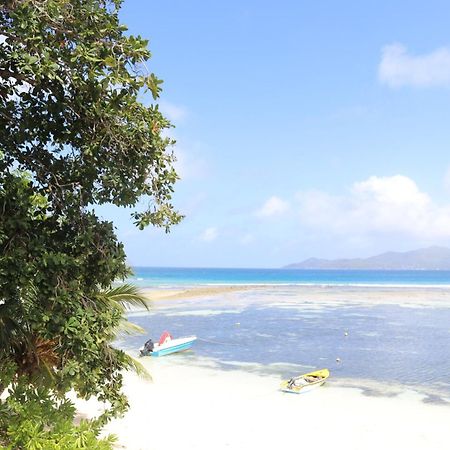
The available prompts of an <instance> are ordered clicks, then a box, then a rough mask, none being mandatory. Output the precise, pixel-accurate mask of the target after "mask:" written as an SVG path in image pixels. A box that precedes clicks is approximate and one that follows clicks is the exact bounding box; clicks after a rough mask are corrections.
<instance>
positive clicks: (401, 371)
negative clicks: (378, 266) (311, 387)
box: [120, 272, 450, 405]
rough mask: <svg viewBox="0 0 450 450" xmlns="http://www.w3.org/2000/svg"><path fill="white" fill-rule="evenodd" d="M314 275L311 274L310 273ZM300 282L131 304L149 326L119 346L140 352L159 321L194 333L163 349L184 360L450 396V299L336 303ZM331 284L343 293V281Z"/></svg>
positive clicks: (433, 280)
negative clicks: (177, 346) (175, 350)
mask: <svg viewBox="0 0 450 450" xmlns="http://www.w3.org/2000/svg"><path fill="white" fill-rule="evenodd" d="M416 274H417V275H419V277H420V282H421V283H420V284H425V282H426V283H427V284H438V283H437V279H439V280H440V281H441V282H443V280H444V278H443V274H442V273H440V277H437V276H436V275H437V274H435V273H428V274H426V273H423V272H420V273H416ZM412 275H413V274H412V273H408V275H406V274H404V276H398V277H397V278H396V277H394V275H393V274H390V275H382V274H374V273H370V274H369V273H364V276H363V277H362V279H358V278H357V277H356V276H355V274H354V273H353V274H347V275H346V276H344V275H343V274H341V275H340V276H339V277H336V276H335V279H338V280H339V282H342V279H343V278H345V280H346V282H347V283H357V282H360V283H368V281H371V282H375V281H376V283H377V284H378V283H381V281H384V282H388V283H389V284H398V283H402V284H403V283H405V278H406V279H407V280H408V283H407V284H414V283H415V282H417V281H416V280H414V279H413V278H412ZM196 276H197V277H198V274H197V275H196ZM272 276H273V277H274V275H273V274H272ZM291 276H293V275H292V274H291ZM369 276H370V280H369V278H368V277H369ZM303 277H304V278H303V280H306V279H307V277H306V275H303ZM312 278H313V276H312V274H311V275H310V276H309V278H308V280H309V281H311V279H312ZM161 279H162V277H161V278H160V280H161ZM186 279H187V278H186V277H185V278H183V281H184V282H186ZM196 279H197V280H198V279H199V277H198V278H196ZM204 279H205V278H203V280H204ZM208 279H209V281H211V279H212V278H211V276H209V277H208ZM214 279H217V278H214ZM241 279H244V277H241ZM266 279H267V278H266ZM273 279H274V278H273ZM166 280H167V279H166ZM248 280H249V278H245V282H248ZM323 280H327V282H330V280H331V274H330V273H328V274H327V275H326V276H325V275H322V276H321V281H322V282H323ZM219 281H223V280H218V281H217V282H219ZM171 284H175V285H176V284H178V283H177V281H176V280H172V283H171ZM367 289H368V290H370V289H371V288H370V287H367ZM300 290H301V288H299V287H297V286H291V285H289V286H286V285H275V286H269V287H266V288H259V289H258V288H255V289H252V290H247V291H236V292H231V293H230V292H228V293H224V294H221V295H216V296H211V297H209V298H208V297H199V298H197V299H189V300H184V301H180V300H175V301H172V300H170V301H161V302H158V304H157V305H155V307H154V308H153V309H151V310H150V311H147V312H133V313H130V320H131V321H132V322H134V323H137V324H138V325H140V326H141V327H143V328H144V329H145V331H146V333H145V335H144V336H129V337H127V338H125V339H123V340H122V341H121V342H120V346H121V347H122V348H124V349H126V350H128V351H131V352H137V349H138V348H139V347H140V346H141V345H142V344H143V343H144V342H145V341H146V340H147V339H148V338H149V337H151V338H152V339H153V340H157V339H158V337H159V336H160V334H161V333H162V332H163V331H164V330H169V331H170V332H171V333H172V334H173V336H174V337H177V336H186V335H191V334H195V335H197V336H198V341H197V342H196V343H195V345H194V347H193V349H192V350H191V351H188V352H184V353H180V354H175V355H170V356H167V357H166V358H178V360H179V363H180V364H197V365H201V364H206V365H211V364H213V365H214V366H218V367H220V368H221V369H224V370H232V369H240V370H247V371H252V372H257V373H261V374H276V375H279V377H280V380H281V379H285V378H289V377H291V376H293V375H295V374H299V373H305V372H308V371H310V370H311V369H318V368H323V367H327V368H329V369H330V370H331V373H332V377H331V379H330V383H333V384H336V385H342V386H357V387H361V388H363V389H364V392H365V393H366V394H367V395H394V394H393V392H392V391H391V390H390V387H393V388H395V387H401V388H402V389H403V388H405V387H406V388H411V389H413V390H417V391H419V392H421V393H422V394H423V395H424V401H429V402H438V403H439V402H440V403H443V404H444V403H445V404H448V405H450V306H449V307H445V306H437V305H436V304H434V305H433V304H430V305H427V304H426V298H425V297H426V295H427V291H426V290H423V295H424V296H425V297H424V300H425V302H424V303H423V304H403V305H402V304H398V305H395V304H376V301H373V302H371V303H367V302H366V303H365V302H364V301H362V302H359V301H355V300H354V299H353V300H351V301H348V302H347V301H345V298H343V299H342V301H341V302H338V303H333V302H332V301H331V302H330V301H325V300H308V299H305V298H304V294H303V296H301V295H299V292H300ZM332 290H333V291H334V290H336V292H338V293H339V292H341V293H342V292H344V293H345V289H344V288H341V287H339V286H336V287H335V288H333V289H332ZM303 292H304V291H303ZM339 295H341V294H339ZM344 295H345V294H344ZM380 295H388V294H383V293H382V292H381V293H380ZM380 303H381V302H380ZM155 360H157V359H156V358H155Z"/></svg>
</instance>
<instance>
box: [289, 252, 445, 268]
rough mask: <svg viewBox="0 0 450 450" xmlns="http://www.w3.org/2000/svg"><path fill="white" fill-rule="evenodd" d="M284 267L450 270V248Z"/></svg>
mask: <svg viewBox="0 0 450 450" xmlns="http://www.w3.org/2000/svg"><path fill="white" fill-rule="evenodd" d="M283 269H349V270H351V269H365V270H450V249H449V248H446V247H436V246H434V247H428V248H422V249H419V250H412V251H409V252H386V253H382V254H381V255H376V256H371V257H370V258H352V259H320V258H309V259H306V260H304V261H302V262H299V263H294V264H289V265H287V266H284V267H283Z"/></svg>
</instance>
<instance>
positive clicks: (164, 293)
mask: <svg viewBox="0 0 450 450" xmlns="http://www.w3.org/2000/svg"><path fill="white" fill-rule="evenodd" d="M141 292H142V294H143V295H144V296H145V297H147V298H148V300H149V301H151V302H165V301H176V300H191V301H195V300H197V301H204V300H205V299H207V298H208V297H212V298H214V300H217V299H218V298H219V297H223V300H226V299H228V298H229V297H233V294H238V293H242V292H243V293H250V294H253V293H258V292H260V293H264V296H265V297H267V296H270V295H272V296H274V297H277V296H278V295H279V294H290V295H289V296H288V298H284V297H285V296H283V298H277V301H280V302H292V301H295V302H299V303H302V302H309V301H313V302H326V303H344V304H345V303H361V304H399V305H410V306H444V307H446V306H450V286H439V287H437V286H425V285H418V286H414V287H411V286H381V285H377V286H365V285H364V286H348V285H270V284H265V285H262V284H258V285H248V284H246V285H197V286H180V287H173V288H164V289H162V288H161V289H157V288H141ZM244 295H245V294H244ZM272 300H274V299H272ZM263 301H267V299H264V300H261V302H263Z"/></svg>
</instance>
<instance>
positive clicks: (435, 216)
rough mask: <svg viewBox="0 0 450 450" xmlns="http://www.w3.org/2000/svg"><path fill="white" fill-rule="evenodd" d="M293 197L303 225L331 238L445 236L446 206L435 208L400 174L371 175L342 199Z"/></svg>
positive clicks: (449, 225)
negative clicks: (295, 199)
mask: <svg viewBox="0 0 450 450" xmlns="http://www.w3.org/2000/svg"><path fill="white" fill-rule="evenodd" d="M297 199H298V202H299V204H300V213H301V214H300V217H301V222H302V223H303V224H304V225H306V226H307V227H311V228H312V229H315V230H318V229H320V230H322V231H326V232H327V233H332V234H334V235H339V236H345V237H348V236H353V237H358V236H368V235H381V234H384V235H387V234H391V235H402V236H408V237H414V238H421V239H448V238H450V204H448V205H438V204H436V203H435V202H433V201H432V199H431V198H430V197H429V195H428V194H426V193H424V192H421V191H420V190H419V188H418V187H417V185H416V183H415V182H414V181H413V180H411V179H410V178H408V177H406V176H402V175H396V176H392V177H376V176H372V177H370V178H368V179H367V180H365V181H362V182H359V183H355V184H354V185H353V186H352V189H351V191H350V193H349V195H347V196H335V195H330V194H328V193H326V192H321V191H310V192H302V193H300V194H298V196H297Z"/></svg>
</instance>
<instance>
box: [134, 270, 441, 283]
mask: <svg viewBox="0 0 450 450" xmlns="http://www.w3.org/2000/svg"><path fill="white" fill-rule="evenodd" d="M133 271H134V275H133V276H132V277H131V278H130V279H129V280H128V281H130V282H132V283H134V284H136V285H138V286H140V287H172V286H181V285H184V286H193V285H201V284H204V285H205V284H274V285H276V284H280V285H302V284H303V285H305V284H307V285H308V284H317V285H348V286H350V285H368V286H370V285H373V286H377V285H383V286H389V285H392V286H401V285H404V286H417V285H420V286H422V285H426V286H445V285H448V286H450V271H438V270H395V271H393V270H296V269H209V268H208V269H201V268H162V267H134V268H133Z"/></svg>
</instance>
